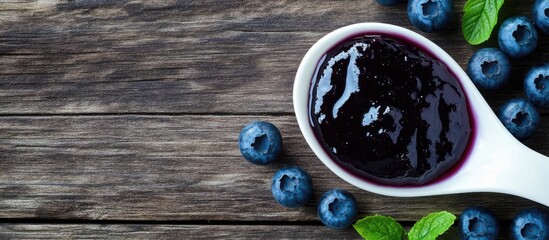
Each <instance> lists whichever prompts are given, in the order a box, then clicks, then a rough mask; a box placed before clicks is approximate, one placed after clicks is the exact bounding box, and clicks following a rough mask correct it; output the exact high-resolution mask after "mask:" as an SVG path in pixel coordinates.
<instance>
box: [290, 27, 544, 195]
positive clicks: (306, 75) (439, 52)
mask: <svg viewBox="0 0 549 240" xmlns="http://www.w3.org/2000/svg"><path fill="white" fill-rule="evenodd" d="M368 34H387V35H390V36H395V35H396V36H401V37H402V38H404V39H407V40H410V42H412V43H413V44H415V45H417V46H418V47H419V48H420V49H425V50H428V52H429V53H431V54H432V55H433V57H434V58H436V59H439V60H441V61H442V62H444V63H445V64H446V65H447V67H448V69H449V70H450V71H451V72H452V73H454V75H455V76H456V78H457V79H458V80H459V82H460V84H461V87H462V88H463V92H464V93H465V94H466V97H467V102H468V105H469V107H470V108H469V115H470V116H471V117H470V119H471V125H472V126H473V128H474V131H473V132H472V134H471V136H470V139H469V147H468V151H466V152H465V153H464V156H462V159H461V161H460V162H459V163H458V164H457V165H456V166H454V167H453V168H452V170H450V172H447V173H445V176H444V177H442V178H439V179H437V180H435V181H433V182H430V183H427V184H425V185H419V186H390V185H383V184H379V183H375V182H373V181H370V180H365V179H363V178H361V177H358V176H356V175H353V174H351V173H349V172H348V171H346V170H345V169H343V168H342V167H341V166H340V165H338V164H337V163H336V162H335V161H334V160H333V159H332V157H331V156H329V155H328V153H327V152H326V151H325V150H324V149H323V147H322V144H321V142H319V139H317V138H316V136H315V134H314V132H313V127H312V125H311V123H310V120H309V94H310V90H311V87H312V86H311V83H312V79H313V77H314V74H315V72H316V70H317V66H318V63H319V62H320V61H322V59H323V58H324V57H325V56H326V52H328V51H329V50H330V49H331V48H332V47H334V46H335V45H337V44H338V43H340V42H342V41H344V40H346V39H349V38H351V37H354V36H359V35H368ZM293 104H294V110H295V114H296V118H297V122H298V124H299V128H300V129H301V132H302V133H303V136H304V137H305V140H306V141H307V143H308V145H309V146H310V148H311V149H312V150H313V152H314V153H315V154H316V156H317V157H318V158H319V159H320V160H321V161H322V162H323V163H324V164H325V165H326V166H327V167H328V168H329V169H330V170H331V171H332V172H334V173H335V174H336V175H337V176H339V177H340V178H342V179H343V180H345V181H347V182H349V183H350V184H352V185H354V186H356V187H359V188H361V189H364V190H366V191H369V192H373V193H377V194H381V195H388V196H395V197H419V196H432V195H443V194H456V193H469V192H496V193H504V194H511V195H516V196H520V197H524V198H527V199H530V200H533V201H536V202H538V203H541V204H544V205H546V206H549V189H547V183H548V182H549V174H548V172H549V158H548V157H546V156H544V155H542V154H540V153H537V152H535V151H533V150H531V149H529V148H528V147H526V146H525V145H523V144H522V143H521V142H519V141H518V140H516V139H515V138H514V137H513V136H512V135H511V134H510V133H509V132H508V131H507V129H506V128H505V127H504V126H503V125H502V124H501V122H500V121H499V119H498V118H497V116H496V115H495V114H494V112H493V111H492V109H491V108H490V106H489V105H488V103H487V102H486V101H485V100H484V98H483V97H482V95H481V94H480V92H479V91H478V89H477V88H476V87H475V85H474V84H473V82H472V81H471V80H470V79H469V77H468V76H467V74H466V73H465V72H464V71H463V69H462V68H461V67H460V66H459V65H458V64H457V63H456V61H455V60H454V59H453V58H452V57H450V55H448V54H447V53H446V52H445V51H444V50H443V49H441V48H440V47H439V46H437V45H436V44H435V43H433V42H431V41H430V40H429V39H427V38H425V37H423V36H421V35H419V34H417V33H415V32H413V31H410V30H408V29H405V28H402V27H398V26H395V25H390V24H383V23H359V24H354V25H349V26H346V27H342V28H340V29H337V30H335V31H333V32H331V33H329V34H327V35H326V36H324V37H323V38H321V39H320V40H319V41H318V42H316V43H315V44H314V45H313V46H312V47H311V48H310V49H309V51H308V52H307V53H306V54H305V56H304V58H303V60H302V61H301V64H300V66H299V68H298V71H297V74H296V77H295V82H294V89H293Z"/></svg>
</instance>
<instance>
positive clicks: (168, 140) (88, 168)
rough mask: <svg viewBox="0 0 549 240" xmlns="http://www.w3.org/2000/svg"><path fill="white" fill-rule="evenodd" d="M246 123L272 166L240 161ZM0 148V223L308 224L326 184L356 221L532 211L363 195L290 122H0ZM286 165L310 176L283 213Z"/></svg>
mask: <svg viewBox="0 0 549 240" xmlns="http://www.w3.org/2000/svg"><path fill="white" fill-rule="evenodd" d="M253 120H267V121H270V122H273V123H274V124H276V125H277V126H278V127H279V128H280V129H281V131H282V135H283V144H284V147H283V149H284V151H283V153H282V156H281V157H280V158H279V159H278V161H277V162H276V163H274V164H272V165H269V166H257V165H253V164H250V163H248V162H247V161H246V160H244V159H243V158H242V156H240V152H239V150H238V145H237V139H238V133H239V131H240V129H241V128H242V127H243V126H244V125H245V124H247V123H248V122H250V121H253ZM543 124H544V125H543V126H542V127H541V131H540V132H539V133H538V135H536V137H535V138H533V139H531V140H530V141H528V142H527V144H528V145H530V146H531V147H532V148H534V149H537V150H538V151H540V152H541V153H543V154H546V155H547V154H548V153H549V146H548V145H547V143H548V141H546V140H547V136H548V135H549V133H548V132H547V129H549V122H547V121H544V123H543ZM0 141H1V142H0V151H1V152H2V155H1V157H0V171H1V172H2V174H0V218H49V219H95V220H101V219H108V220H163V219H164V220H165V219H172V220H226V221H230V220H248V221H261V220H265V221H282V220H283V221H286V220H288V221H299V220H307V221H311V220H316V219H317V218H316V216H315V208H314V205H315V204H316V202H317V199H318V198H319V196H320V195H321V194H322V193H323V192H324V191H326V190H327V189H329V188H333V187H340V188H344V189H348V190H350V191H352V192H353V193H354V194H355V195H356V197H357V198H358V200H359V205H360V212H361V214H374V213H379V214H388V215H391V216H394V217H396V218H397V219H399V220H409V221H413V220H417V218H419V217H421V216H422V215H425V214H427V213H428V212H429V211H433V210H450V211H452V212H455V213H459V212H460V211H461V210H463V209H464V208H465V207H466V206H468V205H472V204H481V205H486V206H490V207H493V208H494V209H495V210H496V211H497V212H498V213H500V214H501V215H502V218H503V219H509V218H510V217H511V214H514V213H515V211H516V210H517V209H518V208H519V207H520V206H527V205H532V204H533V203H531V202H529V201H526V200H522V199H519V198H515V197H509V196H505V195H495V194H464V195H453V196H444V197H428V198H409V199H407V198H392V197H382V196H377V195H374V194H371V193H367V192H365V191H361V190H359V189H357V188H355V187H352V186H351V185H349V184H347V183H345V182H343V181H342V180H340V179H338V178H337V177H336V176H335V175H334V174H333V173H331V172H330V171H329V170H328V169H327V168H326V167H325V166H324V165H323V164H322V163H321V162H320V161H319V160H318V159H317V158H316V157H315V156H314V154H313V153H312V151H311V150H310V149H309V147H308V146H307V144H306V142H305V141H304V139H303V137H302V136H301V133H300V131H299V128H298V127H297V124H296V122H295V118H294V117H293V116H278V117H272V116H270V117H265V116H202V115H201V116H195V115H188V116H143V115H129V116H128V115H124V116H48V117H27V116H21V117H0ZM518 160H520V159H517V161H518ZM289 165H298V166H301V167H302V168H304V169H306V170H307V171H309V173H310V174H311V175H312V177H313V179H314V180H313V181H314V187H315V189H316V191H315V194H314V197H313V199H312V201H311V202H310V203H309V204H308V205H307V207H305V208H298V209H286V208H283V207H281V206H279V205H278V204H277V203H276V202H275V201H274V200H273V198H272V195H271V193H270V181H271V177H272V175H273V174H274V172H275V171H276V170H277V169H279V168H281V167H283V166H289Z"/></svg>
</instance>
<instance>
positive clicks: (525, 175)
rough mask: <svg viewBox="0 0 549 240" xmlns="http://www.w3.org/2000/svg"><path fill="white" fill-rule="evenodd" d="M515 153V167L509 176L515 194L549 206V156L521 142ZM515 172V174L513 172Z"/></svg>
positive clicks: (510, 169) (511, 169)
mask: <svg viewBox="0 0 549 240" xmlns="http://www.w3.org/2000/svg"><path fill="white" fill-rule="evenodd" d="M512 154H513V159H512V160H513V161H516V164H513V168H509V171H511V172H510V173H509V174H508V176H509V179H506V181H509V183H508V184H509V185H510V186H512V188H511V189H513V191H515V193H512V194H514V195H518V196H522V197H525V198H528V199H530V200H533V201H536V202H538V203H541V204H543V205H546V206H549V157H546V156H544V155H542V154H540V153H538V152H536V151H534V150H531V149H529V148H527V147H525V146H524V145H522V143H520V150H518V151H515V152H513V153H512ZM513 173H514V174H513Z"/></svg>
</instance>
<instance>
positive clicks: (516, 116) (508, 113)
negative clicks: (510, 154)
mask: <svg viewBox="0 0 549 240" xmlns="http://www.w3.org/2000/svg"><path fill="white" fill-rule="evenodd" d="M498 117H499V120H500V121H501V122H502V123H503V125H504V126H505V127H506V128H507V130H509V132H511V134H513V136H515V137H516V138H517V139H518V140H526V139H528V138H529V137H531V136H532V135H534V133H535V132H536V130H537V129H538V127H539V124H540V116H539V113H538V111H537V110H536V108H535V106H534V105H533V104H532V103H530V102H529V101H528V100H527V99H523V98H514V99H511V100H509V101H507V102H506V103H504V104H503V106H501V108H500V110H499V114H498Z"/></svg>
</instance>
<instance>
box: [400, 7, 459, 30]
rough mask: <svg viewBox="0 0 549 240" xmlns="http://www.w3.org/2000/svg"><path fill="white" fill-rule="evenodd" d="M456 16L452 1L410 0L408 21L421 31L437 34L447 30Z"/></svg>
mask: <svg viewBox="0 0 549 240" xmlns="http://www.w3.org/2000/svg"><path fill="white" fill-rule="evenodd" d="M453 16H454V4H453V2H452V0H409V1H408V19H409V20H410V22H411V23H412V24H413V25H414V26H415V27H416V28H418V29H419V30H421V31H424V32H435V31H439V30H442V29H444V28H446V26H447V25H448V24H449V23H450V21H451V20H452V17H453Z"/></svg>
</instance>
